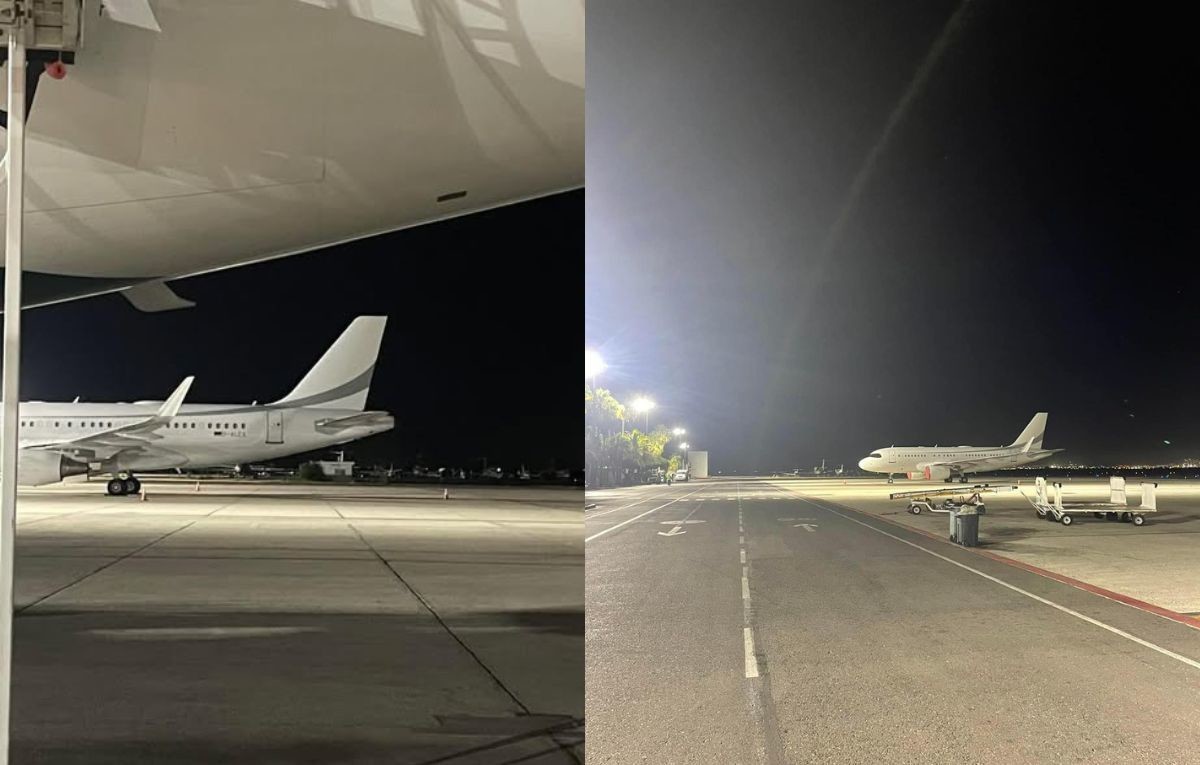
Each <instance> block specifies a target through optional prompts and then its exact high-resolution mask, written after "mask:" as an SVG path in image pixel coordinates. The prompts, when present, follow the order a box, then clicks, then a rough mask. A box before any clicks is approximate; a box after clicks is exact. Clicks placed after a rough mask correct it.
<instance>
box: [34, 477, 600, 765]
mask: <svg viewBox="0 0 1200 765" xmlns="http://www.w3.org/2000/svg"><path fill="white" fill-rule="evenodd" d="M144 486H145V487H146V489H147V497H146V500H145V501H141V500H140V499H139V498H135V497H106V496H104V495H103V487H102V484H100V483H96V482H93V483H90V484H88V483H78V482H76V483H69V484H62V485H58V486H54V487H48V488H46V489H38V490H31V491H27V492H23V493H22V494H21V496H20V498H19V502H18V534H17V561H16V587H17V604H16V606H17V614H16V619H15V648H14V687H13V758H14V761H17V762H38V763H84V762H86V763H130V762H156V763H157V762H164V763H165V762H172V763H174V762H179V763H201V762H203V763H212V762H255V763H284V762H286V763H309V762H312V763H316V762H338V763H435V762H436V763H449V764H450V765H468V764H471V765H475V764H478V763H503V762H518V761H519V762H531V763H539V764H540V765H550V764H552V763H577V762H579V761H581V760H582V756H583V754H582V739H583V728H582V718H583V703H582V699H583V613H582V606H583V573H584V569H583V545H582V541H581V533H580V532H581V528H582V523H581V515H582V512H581V505H582V492H580V491H579V490H577V489H575V490H573V489H556V488H544V489H534V488H503V487H497V488H468V487H461V488H456V487H452V488H451V490H450V491H451V498H450V499H449V500H444V499H443V498H442V488H441V487H431V486H360V485H340V484H329V485H296V484H287V483H278V482H263V481H237V482H212V481H206V482H203V483H201V484H199V490H198V491H197V489H196V484H195V483H194V482H180V481H155V480H147V481H144Z"/></svg>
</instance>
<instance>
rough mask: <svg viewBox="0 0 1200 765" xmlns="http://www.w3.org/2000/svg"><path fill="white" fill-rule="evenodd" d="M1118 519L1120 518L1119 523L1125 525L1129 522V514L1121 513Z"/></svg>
mask: <svg viewBox="0 0 1200 765" xmlns="http://www.w3.org/2000/svg"><path fill="white" fill-rule="evenodd" d="M1120 518H1121V523H1125V522H1126V521H1128V520H1129V513H1121V516H1120Z"/></svg>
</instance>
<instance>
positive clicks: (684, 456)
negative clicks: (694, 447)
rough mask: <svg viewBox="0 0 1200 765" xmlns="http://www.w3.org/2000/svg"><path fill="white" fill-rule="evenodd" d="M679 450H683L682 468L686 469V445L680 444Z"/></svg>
mask: <svg viewBox="0 0 1200 765" xmlns="http://www.w3.org/2000/svg"><path fill="white" fill-rule="evenodd" d="M679 448H680V449H683V466H684V468H687V466H688V445H687V444H680V445H679Z"/></svg>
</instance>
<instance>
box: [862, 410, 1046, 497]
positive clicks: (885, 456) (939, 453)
mask: <svg viewBox="0 0 1200 765" xmlns="http://www.w3.org/2000/svg"><path fill="white" fill-rule="evenodd" d="M1046 417H1047V415H1046V413H1045V412H1038V413H1037V414H1035V415H1034V416H1033V419H1032V420H1030V421H1029V424H1028V425H1026V426H1025V430H1022V431H1021V435H1019V436H1017V440H1016V441H1013V442H1012V443H1011V444H1009V445H1008V446H889V447H887V448H886V449H877V450H875V451H873V452H871V454H870V455H868V456H866V457H863V458H862V459H861V460H859V463H858V466H859V467H860V468H862V469H863V470H866V471H869V472H871V473H887V476H888V482H889V483H890V482H891V480H892V476H893V475H897V474H906V475H907V476H908V477H909V478H924V479H926V480H934V481H936V480H939V479H941V480H945V481H952V480H954V479H955V478H958V479H959V480H960V481H962V482H964V483H965V482H966V481H967V480H968V478H969V477H970V474H971V473H982V472H986V471H988V470H1003V469H1005V468H1014V467H1018V466H1020V465H1028V464H1030V463H1033V462H1037V461H1039V460H1043V459H1045V458H1047V457H1049V456H1050V455H1051V454H1056V453H1058V452H1061V451H1062V449H1043V448H1042V435H1043V434H1044V433H1045V432H1046Z"/></svg>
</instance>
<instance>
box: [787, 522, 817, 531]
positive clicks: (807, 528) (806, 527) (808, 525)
mask: <svg viewBox="0 0 1200 765" xmlns="http://www.w3.org/2000/svg"><path fill="white" fill-rule="evenodd" d="M800 526H803V527H804V530H805V531H812V530H813V529H815V528H816V527H817V524H815V523H797V524H796V525H795V526H793V527H792V528H799V527H800Z"/></svg>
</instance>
